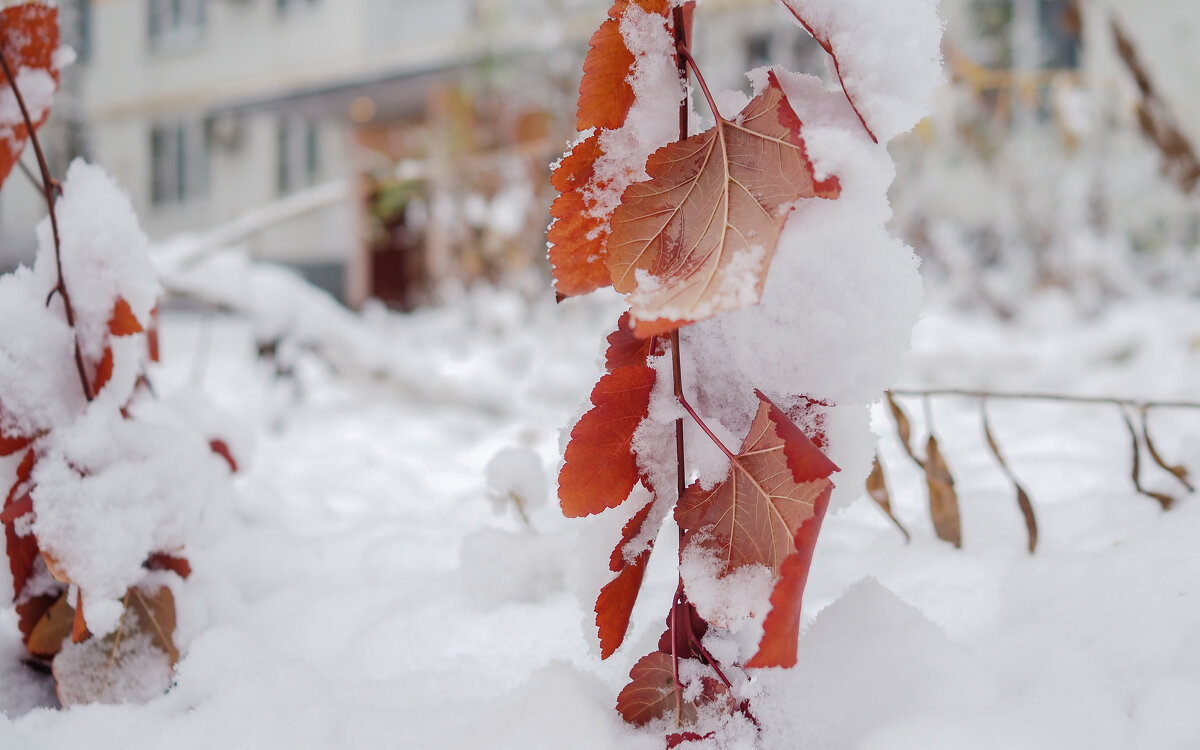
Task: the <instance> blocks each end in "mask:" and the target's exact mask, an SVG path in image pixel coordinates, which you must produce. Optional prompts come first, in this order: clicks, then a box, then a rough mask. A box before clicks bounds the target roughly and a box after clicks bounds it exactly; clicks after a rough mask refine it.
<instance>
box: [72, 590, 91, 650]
mask: <svg viewBox="0 0 1200 750" xmlns="http://www.w3.org/2000/svg"><path fill="white" fill-rule="evenodd" d="M91 637H92V634H91V633H89V632H88V629H87V623H86V622H84V620H83V592H82V591H80V590H79V589H76V590H75V619H74V620H73V621H72V622H71V643H83V642H84V641H86V640H87V639H88V638H91Z"/></svg>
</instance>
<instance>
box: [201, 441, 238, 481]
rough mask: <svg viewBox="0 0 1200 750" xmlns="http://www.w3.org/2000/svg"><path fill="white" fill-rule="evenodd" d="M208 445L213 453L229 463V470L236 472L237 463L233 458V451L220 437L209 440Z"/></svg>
mask: <svg viewBox="0 0 1200 750" xmlns="http://www.w3.org/2000/svg"><path fill="white" fill-rule="evenodd" d="M208 447H209V448H210V449H211V450H212V452H213V453H216V454H217V455H218V456H220V457H221V458H223V459H225V461H226V463H228V464H229V470H230V471H232V472H233V473H234V474H236V473H237V470H238V463H237V461H236V460H234V458H233V453H232V452H231V451H230V450H229V446H228V445H227V444H226V443H225V441H224V440H221V439H220V438H214V439H212V440H209V441H208Z"/></svg>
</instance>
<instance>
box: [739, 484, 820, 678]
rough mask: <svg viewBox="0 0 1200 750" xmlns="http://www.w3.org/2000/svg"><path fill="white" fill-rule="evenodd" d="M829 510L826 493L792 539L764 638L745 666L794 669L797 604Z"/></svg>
mask: <svg viewBox="0 0 1200 750" xmlns="http://www.w3.org/2000/svg"><path fill="white" fill-rule="evenodd" d="M828 507H829V493H828V492H826V493H824V494H823V495H821V497H820V498H819V499H818V503H817V505H816V506H815V507H814V508H813V515H812V518H809V519H808V520H807V521H805V522H804V523H803V524H801V526H800V530H799V531H797V532H796V537H795V539H794V540H793V541H794V543H795V547H796V551H795V552H793V553H792V554H791V555H789V556H788V558H787V559H786V560H784V561H783V570H782V574H783V575H782V576H781V577H780V579H779V581H778V582H777V583H776V584H775V589H774V590H773V591H772V592H771V611H770V612H768V613H767V618H766V620H764V621H763V636H762V640H761V641H759V642H758V651H757V653H755V654H754V656H753V657H752V658H751V659H750V661H748V662H746V666H747V667H794V666H796V648H797V642H798V641H799V639H800V605H801V603H802V600H803V599H804V587H805V584H807V583H808V571H809V568H810V567H811V566H812V557H813V552H814V550H816V547H817V535H818V534H819V533H820V532H821V521H822V520H824V518H825V510H826V509H827V508H828Z"/></svg>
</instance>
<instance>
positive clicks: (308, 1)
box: [275, 0, 318, 16]
mask: <svg viewBox="0 0 1200 750" xmlns="http://www.w3.org/2000/svg"><path fill="white" fill-rule="evenodd" d="M317 1H318V0H275V12H276V13H278V14H279V15H281V16H282V15H284V14H285V13H287V12H288V11H289V10H291V9H293V8H299V7H301V6H305V7H311V6H313V5H316V4H317Z"/></svg>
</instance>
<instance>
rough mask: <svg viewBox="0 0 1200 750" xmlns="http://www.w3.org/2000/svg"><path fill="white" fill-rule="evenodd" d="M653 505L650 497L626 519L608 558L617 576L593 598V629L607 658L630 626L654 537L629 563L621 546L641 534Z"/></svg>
mask: <svg viewBox="0 0 1200 750" xmlns="http://www.w3.org/2000/svg"><path fill="white" fill-rule="evenodd" d="M653 508H654V500H653V498H651V500H650V502H648V503H646V507H644V508H642V509H641V510H639V511H638V512H637V513H636V514H635V515H634V517H633V518H631V519H629V523H627V524H625V528H624V529H622V531H621V541H620V543H619V544H617V546H616V549H614V550H613V553H612V557H611V558H610V559H609V563H608V566H609V568H610V569H611V570H612V571H613V572H614V573H616V574H617V577H616V578H614V579H612V580H611V581H609V582H608V584H607V585H605V586H604V588H602V589H601V590H600V596H598V597H597V598H596V631H597V633H598V634H599V636H600V658H601V659H607V658H608V657H610V656H612V655H613V653H614V652H615V651H616V650H617V649H618V648H620V646H621V643H623V642H624V640H625V633H626V631H628V630H629V617H630V615H631V614H633V605H634V604H635V603H636V602H637V597H638V593H639V592H640V591H641V589H642V578H643V577H644V576H645V575H646V563H647V562H649V560H650V552H651V550H653V548H654V541H653V539H652V540H651V541H650V544H649V545H647V547H646V549H644V550H643V551H641V552H640V553H638V556H637V557H636V558H634V560H633V562H631V563H630V562H626V560H625V553H624V550H625V545H627V544H629V542H631V541H632V540H633V539H635V538H636V537H638V536H640V535H641V533H642V530H643V528H644V527H645V525H646V522H647V521H648V520H649V518H650V511H651V510H652V509H653Z"/></svg>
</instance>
